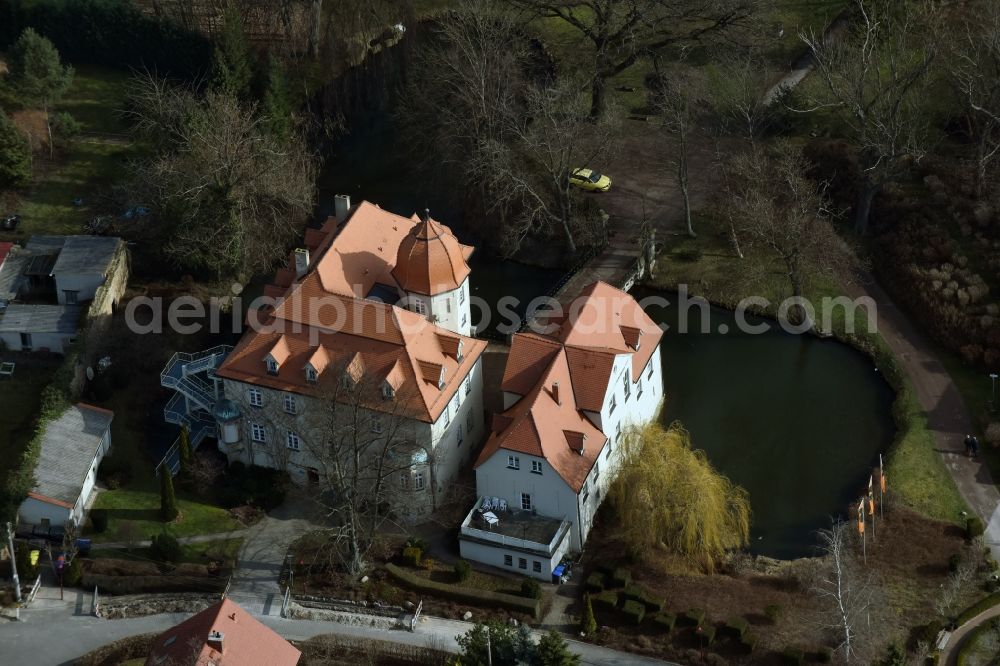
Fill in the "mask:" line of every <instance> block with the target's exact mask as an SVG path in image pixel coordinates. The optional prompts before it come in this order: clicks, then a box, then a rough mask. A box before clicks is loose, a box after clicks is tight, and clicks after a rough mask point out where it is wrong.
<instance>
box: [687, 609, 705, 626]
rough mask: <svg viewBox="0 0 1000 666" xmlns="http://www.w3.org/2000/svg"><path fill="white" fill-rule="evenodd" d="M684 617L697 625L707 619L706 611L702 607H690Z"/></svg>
mask: <svg viewBox="0 0 1000 666" xmlns="http://www.w3.org/2000/svg"><path fill="white" fill-rule="evenodd" d="M684 618H685V619H686V620H687V621H688V622H689V623H691V624H693V625H695V626H696V627H697V626H699V625H700V624H701V623H702V622H704V621H705V611H703V610H702V609H700V608H690V609H688V610H687V611H685V613H684Z"/></svg>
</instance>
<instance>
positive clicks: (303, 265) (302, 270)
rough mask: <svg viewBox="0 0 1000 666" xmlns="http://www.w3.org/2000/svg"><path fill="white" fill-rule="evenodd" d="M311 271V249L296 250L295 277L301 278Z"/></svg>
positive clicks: (299, 248)
mask: <svg viewBox="0 0 1000 666" xmlns="http://www.w3.org/2000/svg"><path fill="white" fill-rule="evenodd" d="M308 271H309V249H308V248H305V247H297V248H295V277H296V279H298V278H301V277H302V276H303V275H305V274H306V273H307V272H308Z"/></svg>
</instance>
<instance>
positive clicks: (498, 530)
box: [460, 497, 570, 556]
mask: <svg viewBox="0 0 1000 666" xmlns="http://www.w3.org/2000/svg"><path fill="white" fill-rule="evenodd" d="M483 499H484V498H482V497H480V498H479V499H478V500H477V501H476V504H475V506H473V507H472V510H471V511H469V513H468V514H467V515H466V516H465V520H463V521H462V528H461V530H460V535H461V537H463V538H469V539H473V540H477V541H482V542H487V543H491V544H496V545H498V546H506V547H508V548H518V549H524V550H529V551H533V552H536V553H540V554H544V555H545V556H551V555H552V554H553V553H555V552H556V550H557V549H558V548H559V546H560V545H561V544H562V542H563V539H565V538H566V536H567V535H568V534H569V529H570V523H569V521H566V520H562V519H560V518H549V517H547V516H539V515H537V514H535V513H532V512H531V511H520V510H514V509H510V508H507V509H506V510H502V509H498V508H492V509H490V510H489V511H488V510H486V509H484V507H485V506H486V505H484V502H483ZM487 513H492V514H493V518H495V521H494V520H492V518H490V519H488V518H487V516H486V514H487Z"/></svg>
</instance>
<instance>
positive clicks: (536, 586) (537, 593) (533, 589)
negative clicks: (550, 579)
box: [521, 576, 542, 599]
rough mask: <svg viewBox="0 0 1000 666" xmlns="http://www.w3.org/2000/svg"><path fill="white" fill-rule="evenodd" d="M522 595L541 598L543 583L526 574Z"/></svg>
mask: <svg viewBox="0 0 1000 666" xmlns="http://www.w3.org/2000/svg"><path fill="white" fill-rule="evenodd" d="M521 595H522V596H525V597H528V598H529V599H541V598H542V585H541V583H539V582H538V581H537V580H535V579H534V578H531V577H530V576H525V577H524V580H522V581H521Z"/></svg>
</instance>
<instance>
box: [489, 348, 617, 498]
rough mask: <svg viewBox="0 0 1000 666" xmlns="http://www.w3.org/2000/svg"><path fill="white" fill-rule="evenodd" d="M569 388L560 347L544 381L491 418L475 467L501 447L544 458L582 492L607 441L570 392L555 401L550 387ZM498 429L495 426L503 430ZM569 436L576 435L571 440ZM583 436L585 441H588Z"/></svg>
mask: <svg viewBox="0 0 1000 666" xmlns="http://www.w3.org/2000/svg"><path fill="white" fill-rule="evenodd" d="M554 382H559V386H560V389H562V387H564V386H567V387H568V386H570V383H571V382H570V370H569V364H568V363H567V361H566V353H565V350H563V349H560V350H559V351H558V352H557V353H556V354H555V355H554V357H553V358H552V360H551V361H550V362H549V364H548V365H547V366H546V367H544V368H543V370H542V375H541V378H540V380H539V381H538V382H537V384H536V385H535V387H534V388H533V389H532V390H531V392H530V393H529V394H528V395H525V396H524V397H523V398H522V399H520V400H518V401H517V403H515V404H514V405H513V406H512V407H511V408H510V409H508V410H507V411H505V412H504V413H503V414H499V415H495V416H494V419H493V424H494V432H493V433H492V434H491V435H490V437H489V439H488V440H487V441H486V444H485V445H484V446H483V450H482V452H480V454H479V458H478V459H477V461H476V467H479V466H480V465H482V464H483V463H484V462H486V461H487V460H489V458H490V457H491V456H493V454H495V453H496V452H497V451H499V450H500V449H504V450H507V451H515V452H520V453H525V454H528V455H533V456H538V457H541V458H545V459H546V460H547V461H548V462H549V464H550V465H551V466H552V468H553V469H554V470H555V471H556V473H557V474H559V476H560V477H562V479H563V480H564V481H565V482H566V484H567V485H568V486H569V487H570V488H572V489H573V492H579V491H580V489H581V488H582V487H583V483H584V481H586V479H587V475H589V474H590V470H591V468H592V467H593V466H594V463H595V462H596V461H597V457H598V456H599V455H600V453H601V451H602V450H603V449H604V445H605V444H606V443H607V437H605V436H604V433H602V432H601V431H600V430H598V429H597V428H596V427H595V426H594V424H593V423H592V422H591V421H590V419H588V418H587V417H586V416H584V414H583V412H582V411H581V409H580V407H579V406H578V405H577V404H576V400H575V399H574V398H573V394H572V392H571V391H564V390H560V391H559V402H556V400H555V398H554V396H553V391H552V385H553V383H554ZM504 424H506V426H505V427H503V428H502V430H500V431H499V432H498V431H497V429H496V427H495V426H498V425H499V426H504ZM567 433H575V435H574V436H573V437H567ZM584 438H585V443H584Z"/></svg>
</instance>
